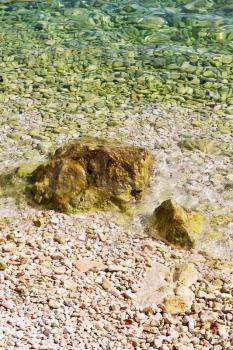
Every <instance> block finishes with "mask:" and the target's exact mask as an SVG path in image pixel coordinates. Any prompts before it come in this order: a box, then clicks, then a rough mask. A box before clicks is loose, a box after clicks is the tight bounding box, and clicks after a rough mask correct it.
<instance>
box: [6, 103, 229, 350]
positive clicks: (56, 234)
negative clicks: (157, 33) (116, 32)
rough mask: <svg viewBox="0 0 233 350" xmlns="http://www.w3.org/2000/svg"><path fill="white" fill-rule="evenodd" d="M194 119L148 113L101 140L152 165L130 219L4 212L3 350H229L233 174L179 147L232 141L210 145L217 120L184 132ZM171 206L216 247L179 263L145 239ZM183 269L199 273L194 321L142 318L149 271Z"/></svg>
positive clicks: (213, 159) (189, 317)
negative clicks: (188, 212)
mask: <svg viewBox="0 0 233 350" xmlns="http://www.w3.org/2000/svg"><path fill="white" fill-rule="evenodd" d="M195 113H196V112H195V111H194V110H185V109H178V108H177V109H175V108H173V109H171V110H170V111H168V110H166V109H162V108H161V107H160V106H155V105H151V106H147V107H145V109H144V110H142V111H141V112H140V113H135V112H129V113H128V117H127V119H126V120H125V122H124V124H123V125H122V128H119V129H118V130H117V131H116V130H114V129H109V130H108V135H109V136H111V137H116V135H118V136H119V135H122V136H119V137H122V139H124V138H125V139H127V140H128V141H129V142H132V143H134V144H138V145H142V146H145V147H147V148H149V149H151V150H152V152H154V154H155V165H154V172H153V174H152V178H151V185H150V188H149V189H148V192H147V193H146V195H145V197H144V199H143V201H142V203H141V204H140V205H139V206H138V207H137V208H136V210H134V211H133V214H129V215H128V216H126V215H125V216H124V215H121V214H119V213H109V212H100V213H88V214H77V215H66V214H61V213H56V212H54V211H44V210H41V209H35V208H32V207H29V206H28V205H26V204H25V205H21V206H16V205H15V204H14V205H13V204H12V200H13V199H12V198H11V199H9V200H8V201H7V200H6V199H5V200H4V202H3V203H4V205H3V206H0V215H2V216H7V218H8V222H1V223H0V252H1V266H2V268H1V271H0V312H1V318H0V349H2V350H11V349H12V350H13V349H14V350H15V349H16V350H17V349H20V350H22V349H23V350H32V349H38V350H43V349H44V350H49V349H52V350H57V349H59V350H60V349H67V350H69V349H79V350H82V349H104V350H107V349H113V350H131V349H132V350H133V349H134V350H143V349H146V350H150V349H159V350H176V349H177V350H192V349H195V350H202V349H203V350H204V349H205V350H206V349H207V350H208V349H211V350H212V349H214V350H221V349H232V347H233V336H232V334H233V332H232V319H233V308H232V305H233V304H232V290H233V277H232V276H233V268H232V262H231V258H232V236H231V235H232V223H231V221H229V220H228V219H227V218H228V217H229V216H230V214H231V212H232V190H226V189H225V184H226V180H227V176H228V177H229V175H230V173H231V168H232V163H231V160H230V157H229V155H227V154H223V153H222V154H220V155H219V154H215V155H208V154H204V153H203V152H200V151H198V150H193V151H188V150H185V151H181V149H180V148H179V146H178V143H179V141H180V140H181V139H182V138H183V137H184V135H187V134H188V135H191V136H192V137H200V136H203V135H204V134H205V136H206V134H208V137H212V138H215V139H217V140H218V142H222V143H226V148H227V147H228V146H229V145H230V142H231V138H230V137H229V135H228V134H226V135H224V134H222V135H217V136H216V130H217V125H218V119H217V117H216V118H215V117H214V115H213V116H212V123H211V124H209V123H208V121H209V119H208V118H207V119H206V120H205V118H203V127H202V128H197V127H192V126H191V121H192V120H193V119H196V114H195ZM194 117H195V118H194ZM158 121H159V122H160V126H159V127H157V126H156V123H157V122H158ZM161 121H162V122H163V123H161ZM161 125H162V126H161ZM6 163H7V164H10V163H11V161H10V160H9V161H6ZM217 175H218V176H217ZM170 196H173V197H174V198H175V199H176V200H178V201H179V203H180V204H182V205H185V206H186V207H189V208H192V209H193V208H195V209H198V210H201V211H202V212H203V213H204V214H205V215H206V216H207V218H209V220H210V231H211V230H213V231H216V230H217V231H219V232H222V234H223V236H222V238H221V239H220V240H213V239H204V240H203V241H202V243H200V245H199V246H197V247H196V248H195V249H193V250H191V251H186V250H180V249H177V248H176V249H175V248H172V247H170V246H168V245H167V244H166V243H164V242H162V241H160V240H159V238H158V237H151V235H150V232H148V231H147V230H146V225H145V222H146V218H147V217H148V215H150V214H151V212H152V211H153V210H154V208H155V207H156V206H157V205H158V204H160V203H161V202H162V201H163V200H164V199H166V198H168V197H170ZM3 213H4V215H3ZM213 216H216V217H217V219H216V220H215V221H211V218H212V217H213ZM187 262H191V263H193V264H194V266H195V268H196V269H197V271H198V279H197V281H196V282H195V283H194V284H193V285H192V287H191V288H192V292H193V293H194V295H195V299H194V301H193V303H192V306H191V309H189V310H188V311H186V312H184V313H180V314H176V315H171V314H169V313H167V312H166V310H165V309H164V308H163V305H156V306H154V307H153V308H144V309H142V308H140V306H139V305H138V304H137V300H136V293H137V291H138V290H140V288H142V286H143V280H144V278H145V276H146V275H147V273H148V269H150V267H151V266H152V265H153V264H154V263H159V264H163V265H165V266H166V267H168V268H170V267H172V266H174V264H180V263H187Z"/></svg>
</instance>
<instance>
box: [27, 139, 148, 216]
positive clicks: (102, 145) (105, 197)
mask: <svg viewBox="0 0 233 350" xmlns="http://www.w3.org/2000/svg"><path fill="white" fill-rule="evenodd" d="M152 160H153V157H152V154H151V153H150V152H149V151H147V150H146V149H144V148H142V147H136V146H131V145H124V144H119V143H115V142H110V141H103V140H99V139H86V140H82V141H79V142H76V143H73V144H71V145H68V146H66V147H63V148H60V149H58V150H57V151H56V153H55V155H54V157H53V158H52V160H50V161H48V162H46V163H45V164H42V165H40V166H39V167H38V168H37V169H36V170H35V171H34V173H33V184H32V186H31V189H30V190H31V193H32V196H33V199H34V200H35V201H36V202H37V203H41V204H43V205H45V206H46V207H48V208H50V209H54V210H58V211H63V212H75V211H79V210H104V209H109V208H111V207H114V206H115V207H118V208H120V209H127V208H128V207H129V205H130V204H131V203H132V202H135V200H138V199H139V198H140V197H141V195H142V193H143V191H144V189H145V187H146V185H147V183H148V180H149V173H150V166H151V164H152Z"/></svg>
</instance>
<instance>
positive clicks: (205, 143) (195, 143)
mask: <svg viewBox="0 0 233 350" xmlns="http://www.w3.org/2000/svg"><path fill="white" fill-rule="evenodd" d="M179 147H180V148H181V149H188V150H190V151H193V150H195V149H197V150H199V151H201V152H203V153H206V154H210V155H213V154H219V153H221V149H219V147H218V145H217V144H216V142H215V141H214V140H209V139H197V138H191V139H186V140H183V141H181V142H180V143H179Z"/></svg>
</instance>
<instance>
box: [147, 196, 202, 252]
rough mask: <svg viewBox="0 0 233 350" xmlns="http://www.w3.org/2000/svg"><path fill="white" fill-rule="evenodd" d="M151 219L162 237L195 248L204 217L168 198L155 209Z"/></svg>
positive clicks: (173, 242)
mask: <svg viewBox="0 0 233 350" xmlns="http://www.w3.org/2000/svg"><path fill="white" fill-rule="evenodd" d="M151 221H152V227H153V228H154V229H155V230H156V231H157V232H158V234H159V235H160V237H161V238H164V239H165V240H166V241H168V242H170V243H172V244H174V245H178V246H180V247H187V248H193V246H194V244H195V242H196V241H197V240H198V239H199V238H200V235H201V232H202V227H203V222H204V217H203V215H202V214H200V213H198V212H194V211H191V210H188V209H185V208H183V207H181V206H179V205H178V204H177V203H176V202H175V201H174V200H173V199H168V200H166V201H164V202H163V203H162V204H161V205H160V206H159V207H158V208H156V209H155V211H154V213H153V215H152V218H151Z"/></svg>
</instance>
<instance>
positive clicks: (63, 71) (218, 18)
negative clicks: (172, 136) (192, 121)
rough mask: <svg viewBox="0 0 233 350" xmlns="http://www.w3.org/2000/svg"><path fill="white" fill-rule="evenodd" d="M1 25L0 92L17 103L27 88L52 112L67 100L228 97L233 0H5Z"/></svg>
mask: <svg viewBox="0 0 233 350" xmlns="http://www.w3.org/2000/svg"><path fill="white" fill-rule="evenodd" d="M0 28H1V32H0V55H1V57H0V101H1V102H2V103H4V104H6V103H7V104H9V108H11V109H13V110H14V109H15V110H17V108H19V106H18V105H17V103H16V101H17V102H19V100H20V99H23V98H32V99H33V100H34V106H35V108H38V109H39V108H40V104H41V103H42V101H43V104H44V101H45V100H48V101H49V104H51V106H52V107H51V111H54V112H56V110H59V109H60V105H61V103H62V101H63V102H64V100H65V101H68V107H67V111H71V112H72V111H74V110H76V107H75V104H77V103H78V104H79V106H82V108H84V109H88V108H90V107H91V106H93V105H94V106H95V107H97V108H101V107H104V106H106V105H107V106H110V107H112V108H114V107H115V106H117V105H120V104H121V103H122V102H124V101H126V102H127V101H130V102H132V103H134V101H136V102H137V101H140V100H149V101H152V102H161V101H175V102H177V103H182V104H219V103H220V104H222V105H223V106H224V107H226V108H227V107H228V106H231V105H233V74H232V73H233V2H232V0H216V1H213V0H194V1H190V0H177V1H173V0H161V1H156V0H131V1H130V0H127V1H125V0H119V1H117V0H115V1H110V0H96V1H94V0H87V1H79V0H77V1H76V0H60V1H59V0H50V1H38V0H37V1H23V0H21V1H17V0H16V1H15V0H14V1H10V0H1V3H0ZM63 107H64V103H63ZM24 108H26V107H25V106H24Z"/></svg>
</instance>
